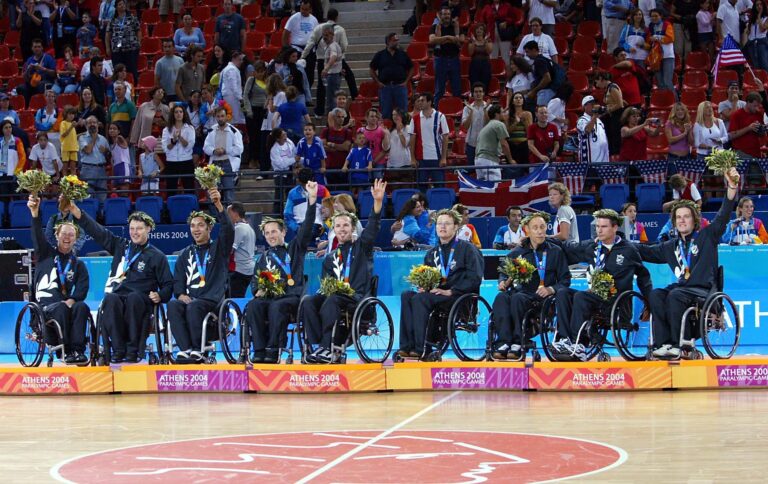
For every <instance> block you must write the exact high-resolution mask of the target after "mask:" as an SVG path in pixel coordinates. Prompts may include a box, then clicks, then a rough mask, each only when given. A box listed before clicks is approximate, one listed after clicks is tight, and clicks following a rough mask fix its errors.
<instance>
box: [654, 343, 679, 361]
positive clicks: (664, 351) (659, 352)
mask: <svg viewBox="0 0 768 484" xmlns="http://www.w3.org/2000/svg"><path fill="white" fill-rule="evenodd" d="M671 349H672V345H661V347H659V348H656V349H655V350H653V353H652V354H653V356H655V357H656V358H666V357H668V356H670V350H671ZM676 349H677V348H676ZM677 355H678V356H680V350H679V349H677Z"/></svg>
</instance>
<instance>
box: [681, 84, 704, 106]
mask: <svg viewBox="0 0 768 484" xmlns="http://www.w3.org/2000/svg"><path fill="white" fill-rule="evenodd" d="M706 100H707V91H706V90H704V89H683V92H682V93H681V95H680V102H681V103H683V104H685V106H686V107H687V108H688V109H693V110H696V108H698V107H699V103H701V102H702V101H706Z"/></svg>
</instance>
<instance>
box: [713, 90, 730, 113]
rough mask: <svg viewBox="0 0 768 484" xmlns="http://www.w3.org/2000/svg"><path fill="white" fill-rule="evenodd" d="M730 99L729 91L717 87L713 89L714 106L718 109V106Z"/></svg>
mask: <svg viewBox="0 0 768 484" xmlns="http://www.w3.org/2000/svg"><path fill="white" fill-rule="evenodd" d="M726 99H728V89H727V88H722V87H716V88H714V89H712V98H711V101H712V106H713V107H714V108H715V109H717V105H718V104H720V103H721V102H722V101H725V100H726Z"/></svg>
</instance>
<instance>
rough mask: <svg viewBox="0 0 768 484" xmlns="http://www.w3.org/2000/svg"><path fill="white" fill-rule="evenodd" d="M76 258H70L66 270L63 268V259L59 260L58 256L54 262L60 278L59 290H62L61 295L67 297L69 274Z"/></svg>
mask: <svg viewBox="0 0 768 484" xmlns="http://www.w3.org/2000/svg"><path fill="white" fill-rule="evenodd" d="M73 258H74V257H70V258H69V260H68V261H67V265H66V266H65V267H64V269H62V268H61V259H59V256H56V257H55V258H54V260H55V261H56V271H57V273H58V276H59V282H60V284H59V286H60V287H59V288H60V289H61V293H62V294H64V295H65V296H66V295H67V273H68V272H69V269H70V267H72V259H73Z"/></svg>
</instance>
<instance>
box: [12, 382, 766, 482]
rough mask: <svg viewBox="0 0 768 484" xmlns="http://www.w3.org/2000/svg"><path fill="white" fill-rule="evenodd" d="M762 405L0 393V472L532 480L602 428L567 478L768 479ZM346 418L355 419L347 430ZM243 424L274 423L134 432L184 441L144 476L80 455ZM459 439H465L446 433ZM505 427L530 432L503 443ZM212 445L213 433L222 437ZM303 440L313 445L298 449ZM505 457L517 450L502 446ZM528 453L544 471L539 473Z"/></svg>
mask: <svg viewBox="0 0 768 484" xmlns="http://www.w3.org/2000/svg"><path fill="white" fill-rule="evenodd" d="M766 408H768V392H766V391H765V390H745V391H740V390H735V391H678V392H627V393H619V392H602V393H534V392H525V393H523V392H413V393H407V392H402V393H381V394H328V395H322V394H311V395H310V394H306V395H301V394H291V395H264V394H259V395H255V394H164V395H159V394H142V395H101V396H99V395H97V396H62V397H27V396H25V397H0V469H2V474H1V475H2V480H3V481H5V482H25V483H28V482H53V481H54V480H55V478H57V476H58V478H59V479H69V480H70V481H71V482H97V481H98V482H127V481H126V480H122V479H130V480H131V482H143V481H147V482H152V479H162V480H163V482H223V481H237V482H393V481H394V482H484V480H485V482H530V481H542V480H548V479H551V478H553V477H555V478H556V479H559V478H563V477H566V476H567V475H574V473H577V469H576V468H569V469H570V470H566V467H567V466H568V465H570V464H573V463H574V462H578V461H580V460H583V461H584V462H587V461H589V460H590V459H592V458H596V457H595V456H596V455H597V454H599V453H600V452H602V451H595V450H594V449H593V447H590V445H593V444H605V446H602V447H601V448H602V449H603V450H605V452H608V453H611V452H613V453H614V454H612V456H607V455H606V456H604V457H605V458H606V459H607V460H603V461H601V464H599V466H602V467H604V468H607V470H604V471H602V472H598V473H593V474H588V475H582V476H581V477H575V478H572V480H573V482H620V483H623V482H628V483H629V482H657V483H662V482H664V483H666V482H689V483H708V482H740V483H743V482H766V477H765V470H764V464H765V460H766V455H768V423H766V418H765V409H766ZM352 430H354V431H360V432H358V433H357V434H354V433H348V434H344V431H352ZM426 431H430V432H426ZM451 431H458V432H453V433H451ZM465 431H470V432H467V433H463V432H465ZM495 432H504V433H507V432H514V433H519V434H541V435H547V436H553V437H549V439H550V440H546V439H547V438H544V439H545V440H541V438H538V437H535V436H530V435H517V436H509V435H505V434H496V433H495ZM275 433H277V434H278V435H274V434H275ZM297 433H298V434H297ZM251 434H271V435H269V436H261V437H260V436H258V435H257V436H255V437H249V438H246V437H239V438H236V439H234V440H239V441H245V440H247V441H248V442H251V444H243V445H256V446H257V447H249V449H250V450H248V451H242V450H241V449H240V448H239V447H238V449H239V450H235V449H234V448H232V447H229V448H227V449H230V450H231V452H230V453H229V455H227V456H225V457H223V458H222V457H221V456H220V455H218V454H216V455H214V453H212V451H211V450H210V449H214V447H210V446H209V447H207V449H209V450H200V448H197V450H196V448H194V447H192V448H189V445H192V444H189V443H185V442H181V443H179V444H168V445H170V447H163V446H160V447H153V448H147V449H146V450H144V448H141V447H140V448H139V449H140V450H141V451H142V452H143V454H145V455H147V456H155V457H154V458H157V456H171V457H174V458H175V457H179V459H177V462H174V463H173V464H168V463H163V465H162V466H161V467H163V466H164V468H165V470H163V471H157V472H156V473H155V474H152V473H151V472H147V473H146V474H145V475H144V477H139V475H138V474H132V475H130V476H127V475H126V474H131V473H130V472H126V471H127V470H130V469H133V468H134V467H133V466H134V464H135V462H134V459H135V455H134V456H130V455H121V454H120V453H117V454H105V455H107V456H108V457H107V458H101V460H98V458H97V459H96V460H95V461H94V459H91V460H90V461H89V460H88V458H86V459H85V460H77V458H78V457H80V456H84V455H86V454H92V453H95V452H100V451H105V450H109V449H116V448H125V447H130V446H137V445H139V444H156V443H169V442H174V441H189V440H190V439H212V440H209V441H208V444H210V442H214V441H217V440H225V438H224V437H225V436H233V435H236V436H246V435H248V436H250V435H251ZM315 435H318V436H320V437H317V438H315V437H314V436H315ZM352 435H354V436H352ZM396 435H399V436H400V437H398V438H395V436H396ZM414 436H416V437H414ZM418 436H421V437H418ZM425 436H429V439H427V437H425ZM451 436H452V437H451ZM457 436H458V437H457ZM483 436H485V437H483ZM557 437H564V438H567V439H557ZM216 438H220V439H216ZM318 438H319V439H321V440H322V439H325V440H322V442H318V440H317V439H318ZM473 438H477V439H478V440H472V439H473ZM553 438H554V440H552V439H553ZM329 439H330V440H329ZM339 439H340V440H347V441H349V440H352V443H351V444H350V443H346V444H343V445H344V446H346V447H344V448H343V449H341V448H339V450H338V451H337V450H336V447H337V446H336V444H330V445H329V444H328V443H329V442H331V441H333V442H338V441H339ZM406 439H411V442H417V443H418V444H419V445H420V446H421V447H420V449H421V450H420V451H411V452H410V453H407V454H408V455H405V454H404V453H403V452H405V451H404V450H402V451H401V450H400V447H398V446H397V445H384V444H386V443H391V444H394V443H395V441H396V440H398V441H399V442H405V441H406ZM419 439H421V440H419ZM452 439H453V440H452ZM483 439H485V440H483ZM537 439H538V440H537ZM574 439H576V440H574ZM459 440H462V443H460V444H458V445H462V446H463V447H462V449H463V451H462V452H456V449H457V447H455V446H454V447H453V448H452V450H451V449H449V448H448V447H450V446H451V445H454V444H455V442H458V441H459ZM254 442H255V443H256V444H254ZM265 442H272V443H279V445H275V446H271V447H269V449H270V452H273V453H274V452H277V450H275V449H277V447H287V448H289V449H290V450H289V451H288V454H287V455H290V456H291V457H287V456H286V457H284V459H293V460H292V461H285V460H280V462H281V463H280V464H279V465H278V464H274V465H272V464H269V463H267V464H265V463H264V462H261V461H260V460H259V459H261V460H262V461H270V459H267V458H263V454H264V453H265V452H266V451H265V447H263V445H266V444H264V443H265ZM467 442H474V444H472V443H467ZM478 442H484V444H482V446H481V444H479V443H478ZM502 442H518V443H524V444H523V445H518V447H517V448H513V447H514V446H512V444H511V443H510V444H509V445H507V444H504V445H507V447H504V446H503V445H502V444H501V443H502ZM564 442H565V444H563V443H564ZM193 443H194V440H193ZM284 444H285V445H284ZM422 444H423V445H422ZM185 445H186V446H187V447H188V448H186V450H185V449H184V446H185ZM210 445H218V446H219V447H215V448H216V449H222V448H226V447H225V445H227V444H221V443H220V442H219V443H216V444H210ZM231 445H234V444H231ZM237 445H240V444H237ZM259 445H262V447H258V446H259ZM270 445H271V444H270ZM398 445H399V444H398ZM409 445H410V444H409ZM341 446H342V445H341V444H339V446H338V447H341ZM366 446H367V447H366ZM510 446H512V447H510ZM305 447H306V448H311V449H312V450H310V451H308V453H306V454H303V452H305ZM361 447H366V448H365V449H363V450H361ZM405 448H406V446H403V447H402V449H405ZM425 448H426V449H429V451H424V449H425ZM158 449H160V450H158ZM254 449H257V450H255V451H254ZM392 449H395V450H392ZM606 449H607V450H606ZM372 451H376V452H379V453H381V455H375V456H374V455H370V452H372ZM254 452H255V453H254ZM324 452H325V454H324ZM334 452H335V453H334ZM355 452H357V454H355ZM366 452H368V453H369V454H368V456H367V457H363V454H364V453H366ZM387 452H390V453H392V452H393V453H395V454H397V453H398V452H400V454H398V455H399V458H389V457H391V455H390V456H389V457H387V456H384V454H386V453H387ZM481 452H485V453H486V457H487V454H493V455H492V456H491V459H490V460H492V461H493V460H495V462H494V464H493V465H492V466H488V465H486V466H485V467H484V469H485V470H484V471H483V472H479V471H478V472H474V471H473V472H468V469H470V468H473V469H476V465H475V464H476V462H474V461H473V459H475V457H476V456H473V454H479V453H481ZM432 453H434V454H441V455H440V456H438V455H432ZM256 454H259V455H262V457H261V458H260V457H255V458H254V457H253V455H256ZM512 454H514V455H512ZM590 454H594V455H590ZM249 455H250V456H251V457H249ZM302 455H304V456H305V457H301V456H302ZM393 455H394V454H393ZM243 456H245V457H243ZM617 456H618V458H617ZM326 457H327V458H326ZM142 458H143V459H147V458H148V457H142ZM513 458H517V459H518V460H517V461H515V462H511V461H510V460H508V459H513ZM249 459H250V460H249ZM254 459H255V460H254ZM441 459H442V460H441ZM271 460H273V461H274V460H277V459H271ZM501 461H505V462H504V463H501ZM143 462H145V463H146V462H148V461H146V460H145V461H143ZM178 462H183V464H179V463H178ZM222 462H227V464H221V463H222ZM229 462H237V463H238V465H240V466H241V467H240V470H239V471H238V470H237V469H234V470H231V471H222V470H221V469H218V470H216V471H213V472H212V473H211V472H208V473H206V471H199V472H197V473H193V474H186V472H191V471H184V470H181V469H182V468H192V467H195V468H199V467H203V468H208V469H210V468H213V467H215V466H217V465H218V466H221V465H223V466H225V467H232V468H234V467H236V466H235V465H234V464H230V463H229ZM243 462H246V464H247V465H245V464H243ZM441 462H442V464H440V463H441ZM487 462H488V459H487V458H485V461H484V464H487ZM62 463H64V464H62ZM201 463H202V464H201ZM446 463H449V464H446ZM510 464H511V465H510ZM142 465H144V464H142ZM535 465H538V466H539V468H538V471H542V472H544V474H541V473H539V474H537V473H536V472H538V471H537V469H535V468H534V467H535ZM270 466H271V467H270ZM360 466H363V467H362V468H361V467H360ZM532 466H533V467H532ZM464 467H466V469H464ZM481 467H482V466H481ZM244 468H249V469H251V470H250V471H243V470H242V469H244ZM257 468H258V469H262V470H253V469H257ZM52 469H54V470H53V471H52ZM169 469H170V470H169ZM263 469H267V470H268V471H269V472H270V473H271V474H267V473H266V472H267V471H265V470H263ZM361 469H362V470H361ZM542 469H543V470H542ZM560 470H562V471H563V472H561V474H562V475H561V474H558V472H560ZM121 472H122V474H121ZM553 472H554V474H552V473H553ZM547 473H550V474H547ZM569 473H570V474H569ZM110 475H114V478H112V477H109V476H110ZM543 476H548V477H547V478H546V479H545V478H543Z"/></svg>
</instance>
